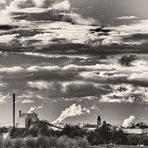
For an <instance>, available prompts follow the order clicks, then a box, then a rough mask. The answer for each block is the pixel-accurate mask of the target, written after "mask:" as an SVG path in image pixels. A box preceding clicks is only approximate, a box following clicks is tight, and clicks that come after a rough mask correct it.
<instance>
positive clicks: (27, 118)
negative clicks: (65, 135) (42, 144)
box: [13, 94, 62, 130]
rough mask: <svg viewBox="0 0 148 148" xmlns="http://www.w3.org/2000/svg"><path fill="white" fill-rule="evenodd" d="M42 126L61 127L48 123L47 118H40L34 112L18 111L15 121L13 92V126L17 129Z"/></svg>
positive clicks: (58, 128)
mask: <svg viewBox="0 0 148 148" xmlns="http://www.w3.org/2000/svg"><path fill="white" fill-rule="evenodd" d="M42 126H44V127H45V126H46V127H48V128H54V129H56V130H61V129H62V128H61V127H58V126H56V125H53V124H51V123H49V122H48V121H47V120H40V119H39V118H38V115H37V114H36V113H34V112H30V113H22V112H21V111H19V116H18V119H17V123H16V122H15V94H13V127H16V128H19V129H26V130H28V129H29V128H33V127H36V128H38V129H39V128H40V127H42Z"/></svg>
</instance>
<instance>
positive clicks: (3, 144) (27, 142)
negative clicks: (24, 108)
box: [0, 135, 89, 148]
mask: <svg viewBox="0 0 148 148" xmlns="http://www.w3.org/2000/svg"><path fill="white" fill-rule="evenodd" d="M0 148H89V144H88V142H87V139H85V138H83V139H80V138H75V139H71V138H68V137H67V136H61V137H52V136H51V137H47V136H43V135H40V136H38V137H26V138H14V139H10V138H7V139H3V137H0Z"/></svg>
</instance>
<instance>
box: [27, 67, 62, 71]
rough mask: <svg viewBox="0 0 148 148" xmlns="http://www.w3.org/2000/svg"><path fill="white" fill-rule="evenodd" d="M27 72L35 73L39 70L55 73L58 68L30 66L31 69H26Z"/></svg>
mask: <svg viewBox="0 0 148 148" xmlns="http://www.w3.org/2000/svg"><path fill="white" fill-rule="evenodd" d="M26 70H27V71H30V72H36V71H40V70H49V71H55V70H60V67H58V66H43V67H41V66H31V67H28V68H27V69H26Z"/></svg>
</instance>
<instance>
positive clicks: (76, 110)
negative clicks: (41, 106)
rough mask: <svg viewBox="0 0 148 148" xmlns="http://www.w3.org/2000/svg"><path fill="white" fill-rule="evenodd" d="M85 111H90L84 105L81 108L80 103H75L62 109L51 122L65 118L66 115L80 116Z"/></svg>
mask: <svg viewBox="0 0 148 148" xmlns="http://www.w3.org/2000/svg"><path fill="white" fill-rule="evenodd" d="M86 113H90V110H89V109H87V108H85V107H84V108H82V107H81V105H78V106H77V105H76V104H73V105H71V106H70V107H69V108H66V109H65V110H64V111H62V113H61V115H60V116H59V117H58V118H57V119H56V120H55V121H53V122H52V123H53V124H58V123H61V122H62V121H63V120H65V119H66V118H67V117H74V116H80V115H83V114H86Z"/></svg>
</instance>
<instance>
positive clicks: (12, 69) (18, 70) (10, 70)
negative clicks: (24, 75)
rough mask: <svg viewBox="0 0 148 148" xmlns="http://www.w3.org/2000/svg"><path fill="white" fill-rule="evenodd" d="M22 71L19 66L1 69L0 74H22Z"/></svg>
mask: <svg viewBox="0 0 148 148" xmlns="http://www.w3.org/2000/svg"><path fill="white" fill-rule="evenodd" d="M22 71H24V69H23V68H22V67H20V66H14V67H1V68H0V72H1V73H3V72H4V73H16V72H22Z"/></svg>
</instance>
